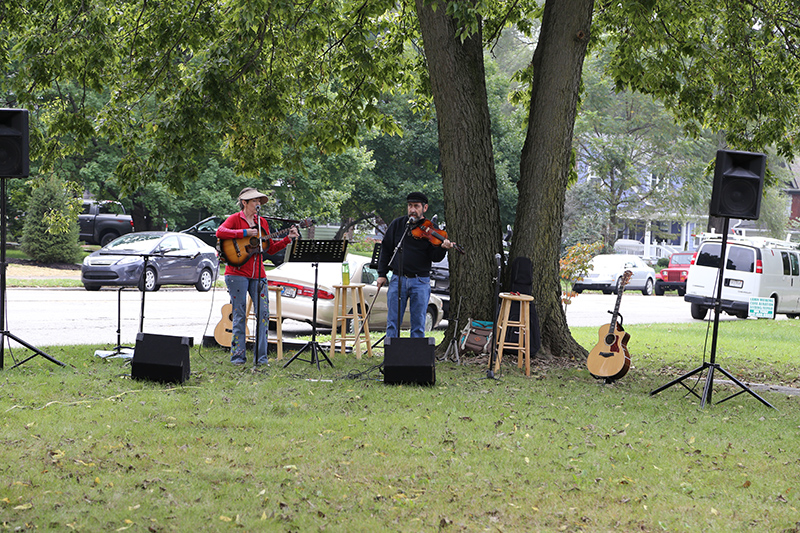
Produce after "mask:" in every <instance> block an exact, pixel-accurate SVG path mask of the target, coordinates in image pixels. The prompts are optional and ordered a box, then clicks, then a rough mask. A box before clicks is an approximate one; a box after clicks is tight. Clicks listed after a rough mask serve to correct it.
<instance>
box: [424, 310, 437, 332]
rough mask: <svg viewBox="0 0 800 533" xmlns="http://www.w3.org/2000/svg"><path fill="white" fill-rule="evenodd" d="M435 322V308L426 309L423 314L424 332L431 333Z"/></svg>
mask: <svg viewBox="0 0 800 533" xmlns="http://www.w3.org/2000/svg"><path fill="white" fill-rule="evenodd" d="M435 322H436V308H435V307H428V310H427V311H426V312H425V331H433V324H434V323H435Z"/></svg>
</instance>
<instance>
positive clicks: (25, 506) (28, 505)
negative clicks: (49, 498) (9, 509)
mask: <svg viewBox="0 0 800 533" xmlns="http://www.w3.org/2000/svg"><path fill="white" fill-rule="evenodd" d="M32 507H33V504H32V503H23V504H22V505H17V506H16V507H14V510H15V511H26V510H28V509H30V508H32Z"/></svg>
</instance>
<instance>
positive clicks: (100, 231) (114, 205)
mask: <svg viewBox="0 0 800 533" xmlns="http://www.w3.org/2000/svg"><path fill="white" fill-rule="evenodd" d="M78 225H79V226H80V232H81V237H80V238H81V240H82V241H84V242H86V243H87V244H99V245H101V246H105V245H106V244H108V243H110V242H111V241H113V240H114V239H116V238H117V237H119V236H120V235H125V234H126V233H130V232H132V231H133V219H132V218H131V216H130V215H127V214H125V208H124V207H122V204H120V203H119V202H95V201H94V200H84V202H83V212H82V213H81V214H80V215H78Z"/></svg>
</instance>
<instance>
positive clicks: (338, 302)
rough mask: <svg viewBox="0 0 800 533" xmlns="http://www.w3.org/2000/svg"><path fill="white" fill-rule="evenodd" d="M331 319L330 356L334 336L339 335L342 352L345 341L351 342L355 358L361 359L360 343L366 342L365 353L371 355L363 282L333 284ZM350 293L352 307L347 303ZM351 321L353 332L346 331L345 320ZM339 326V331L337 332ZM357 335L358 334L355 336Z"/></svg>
mask: <svg viewBox="0 0 800 533" xmlns="http://www.w3.org/2000/svg"><path fill="white" fill-rule="evenodd" d="M333 289H334V297H333V320H332V322H331V327H332V329H331V354H330V356H331V358H333V354H334V352H335V351H336V337H337V335H338V337H339V343H340V346H339V351H340V352H341V353H342V354H344V353H345V348H346V347H347V341H351V342H352V343H353V350H354V351H355V353H356V358H357V359H361V344H362V343H366V345H367V355H369V356H370V357H372V344H371V343H370V340H369V325H368V324H367V322H366V320H365V318H366V314H367V313H366V309H367V306H366V303H365V302H364V284H363V283H356V284H354V285H334V286H333ZM350 293H351V294H352V297H353V298H352V302H353V303H352V308H351V307H350V305H349V304H348V294H350ZM348 320H352V321H353V333H352V334H351V333H349V332H348V331H347V321H348ZM339 328H341V332H339V331H338V330H339ZM356 335H358V336H356Z"/></svg>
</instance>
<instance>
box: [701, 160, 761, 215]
mask: <svg viewBox="0 0 800 533" xmlns="http://www.w3.org/2000/svg"><path fill="white" fill-rule="evenodd" d="M766 165H767V156H766V155H764V154H757V153H752V152H734V151H730V150H718V151H717V162H716V165H715V169H714V187H713V189H712V191H711V202H710V203H709V210H708V211H709V214H710V215H711V216H715V217H728V218H738V219H744V220H757V219H758V216H759V214H760V211H761V191H762V188H763V186H764V170H765V169H766Z"/></svg>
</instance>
